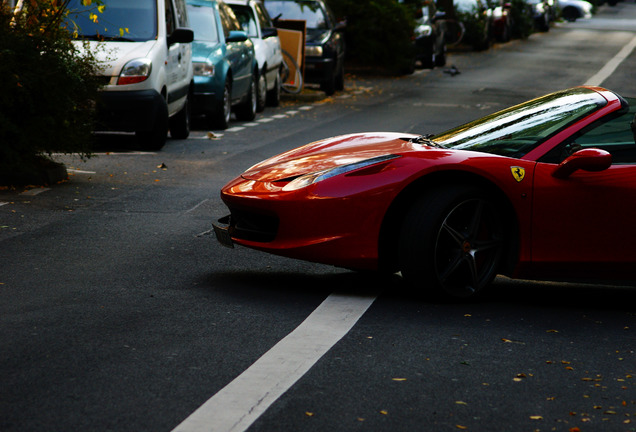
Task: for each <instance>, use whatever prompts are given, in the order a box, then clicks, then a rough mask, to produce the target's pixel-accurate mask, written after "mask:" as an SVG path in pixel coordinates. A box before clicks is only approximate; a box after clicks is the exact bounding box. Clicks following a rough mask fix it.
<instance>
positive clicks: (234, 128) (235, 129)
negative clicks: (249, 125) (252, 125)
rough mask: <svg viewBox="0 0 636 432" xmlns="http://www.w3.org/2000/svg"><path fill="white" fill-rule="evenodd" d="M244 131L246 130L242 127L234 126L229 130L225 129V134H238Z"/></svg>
mask: <svg viewBox="0 0 636 432" xmlns="http://www.w3.org/2000/svg"><path fill="white" fill-rule="evenodd" d="M244 129H245V128H244V127H241V126H234V127H231V128H229V129H225V132H238V131H242V130H244Z"/></svg>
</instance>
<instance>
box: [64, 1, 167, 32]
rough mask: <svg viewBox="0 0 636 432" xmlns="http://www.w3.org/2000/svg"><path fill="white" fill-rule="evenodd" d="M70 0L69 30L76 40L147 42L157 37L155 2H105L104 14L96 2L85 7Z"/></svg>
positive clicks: (67, 26)
mask: <svg viewBox="0 0 636 432" xmlns="http://www.w3.org/2000/svg"><path fill="white" fill-rule="evenodd" d="M82 3H84V2H82V0H70V2H69V5H68V10H69V11H70V13H69V15H68V17H67V18H66V21H65V25H66V28H67V29H68V30H69V31H71V32H72V33H73V37H74V38H75V39H88V40H99V41H103V40H117V41H130V42H144V41H148V40H154V39H156V38H157V2H156V0H134V1H130V0H103V2H102V3H103V6H104V7H103V9H102V11H100V10H98V6H97V5H96V4H95V2H92V4H90V5H88V6H84V5H83V4H82Z"/></svg>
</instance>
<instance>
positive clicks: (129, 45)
mask: <svg viewBox="0 0 636 432" xmlns="http://www.w3.org/2000/svg"><path fill="white" fill-rule="evenodd" d="M156 43H157V41H156V40H150V41H146V42H113V41H105V42H95V41H90V42H89V43H88V49H89V50H90V52H92V53H94V54H95V57H96V58H97V61H98V63H99V66H100V67H101V74H102V75H104V76H117V75H119V73H120V72H121V68H122V67H123V66H124V65H125V64H126V63H128V62H129V61H130V60H133V59H137V58H144V57H147V56H148V53H150V51H151V50H152V48H153V47H154V46H155V44H156ZM74 46H75V47H76V48H77V49H79V50H80V51H81V52H83V51H84V50H85V49H86V48H85V46H84V44H83V43H82V42H80V41H75V42H74Z"/></svg>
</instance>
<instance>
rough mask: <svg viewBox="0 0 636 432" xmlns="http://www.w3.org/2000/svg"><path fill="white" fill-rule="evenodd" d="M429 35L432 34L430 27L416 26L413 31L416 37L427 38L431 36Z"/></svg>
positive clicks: (424, 25)
mask: <svg viewBox="0 0 636 432" xmlns="http://www.w3.org/2000/svg"><path fill="white" fill-rule="evenodd" d="M431 33H433V29H432V28H431V26H430V25H427V24H422V25H420V26H417V28H416V29H415V36H416V37H428V36H430V35H431Z"/></svg>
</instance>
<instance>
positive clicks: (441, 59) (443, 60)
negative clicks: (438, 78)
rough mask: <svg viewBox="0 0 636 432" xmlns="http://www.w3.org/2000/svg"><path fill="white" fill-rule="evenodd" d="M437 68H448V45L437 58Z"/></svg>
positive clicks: (443, 47)
mask: <svg viewBox="0 0 636 432" xmlns="http://www.w3.org/2000/svg"><path fill="white" fill-rule="evenodd" d="M435 66H437V67H442V66H446V44H444V45H443V46H442V52H441V53H440V54H438V55H436V56H435Z"/></svg>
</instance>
